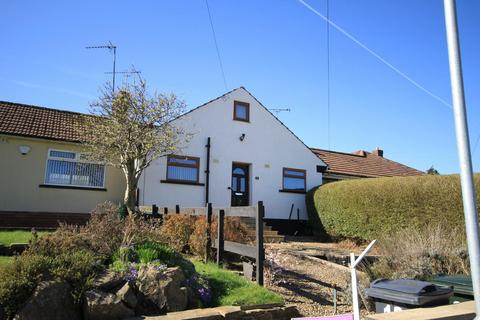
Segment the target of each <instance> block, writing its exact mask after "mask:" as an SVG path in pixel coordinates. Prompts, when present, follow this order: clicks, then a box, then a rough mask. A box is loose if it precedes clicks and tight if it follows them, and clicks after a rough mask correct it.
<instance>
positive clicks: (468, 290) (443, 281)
mask: <svg viewBox="0 0 480 320" xmlns="http://www.w3.org/2000/svg"><path fill="white" fill-rule="evenodd" d="M432 282H433V283H435V284H439V285H443V286H451V287H453V291H454V292H455V293H459V294H464V295H472V296H473V287H472V278H471V277H470V276H464V275H457V276H437V277H434V278H433V279H432Z"/></svg>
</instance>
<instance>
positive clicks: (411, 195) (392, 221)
mask: <svg viewBox="0 0 480 320" xmlns="http://www.w3.org/2000/svg"><path fill="white" fill-rule="evenodd" d="M475 183H476V187H477V190H480V175H479V174H476V175H475ZM312 195H313V196H311V197H307V199H309V202H308V203H307V207H308V208H309V209H310V210H309V219H310V220H311V221H313V222H314V224H315V221H316V222H317V226H316V228H317V230H320V232H321V231H322V229H321V228H324V230H325V232H326V233H327V234H328V235H330V236H334V237H346V238H352V239H362V240H371V239H374V238H379V237H383V236H388V235H390V234H393V233H394V232H395V231H397V230H403V229H406V228H410V227H412V226H414V227H419V228H421V227H422V226H425V225H426V224H428V223H429V222H439V223H441V224H444V225H445V226H447V227H449V228H456V227H458V228H463V227H464V218H463V206H462V199H461V189H460V179H459V176H458V175H449V176H440V175H423V176H415V177H393V178H375V179H355V180H344V181H340V182H334V183H329V184H326V185H323V186H321V187H319V188H318V189H316V190H314V191H312ZM312 201H313V204H312ZM477 204H479V205H480V198H479V197H478V193H477Z"/></svg>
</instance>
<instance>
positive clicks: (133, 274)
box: [124, 266, 138, 282]
mask: <svg viewBox="0 0 480 320" xmlns="http://www.w3.org/2000/svg"><path fill="white" fill-rule="evenodd" d="M137 277H138V271H137V269H135V267H134V266H130V267H128V269H127V272H125V277H124V279H125V280H127V281H128V282H133V281H135V280H137Z"/></svg>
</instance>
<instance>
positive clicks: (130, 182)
mask: <svg viewBox="0 0 480 320" xmlns="http://www.w3.org/2000/svg"><path fill="white" fill-rule="evenodd" d="M125 178H126V180H127V188H126V190H125V197H124V199H123V201H124V204H125V206H126V207H127V210H128V214H134V213H135V212H136V208H135V207H136V206H135V202H136V198H137V187H138V178H137V177H136V176H135V167H134V166H133V165H132V166H128V168H126V170H125Z"/></svg>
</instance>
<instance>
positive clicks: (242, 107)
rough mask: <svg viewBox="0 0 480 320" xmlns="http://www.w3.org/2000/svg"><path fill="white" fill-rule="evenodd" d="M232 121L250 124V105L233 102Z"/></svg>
mask: <svg viewBox="0 0 480 320" xmlns="http://www.w3.org/2000/svg"><path fill="white" fill-rule="evenodd" d="M233 120H237V121H244V122H250V104H249V103H246V102H240V101H234V102H233Z"/></svg>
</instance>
